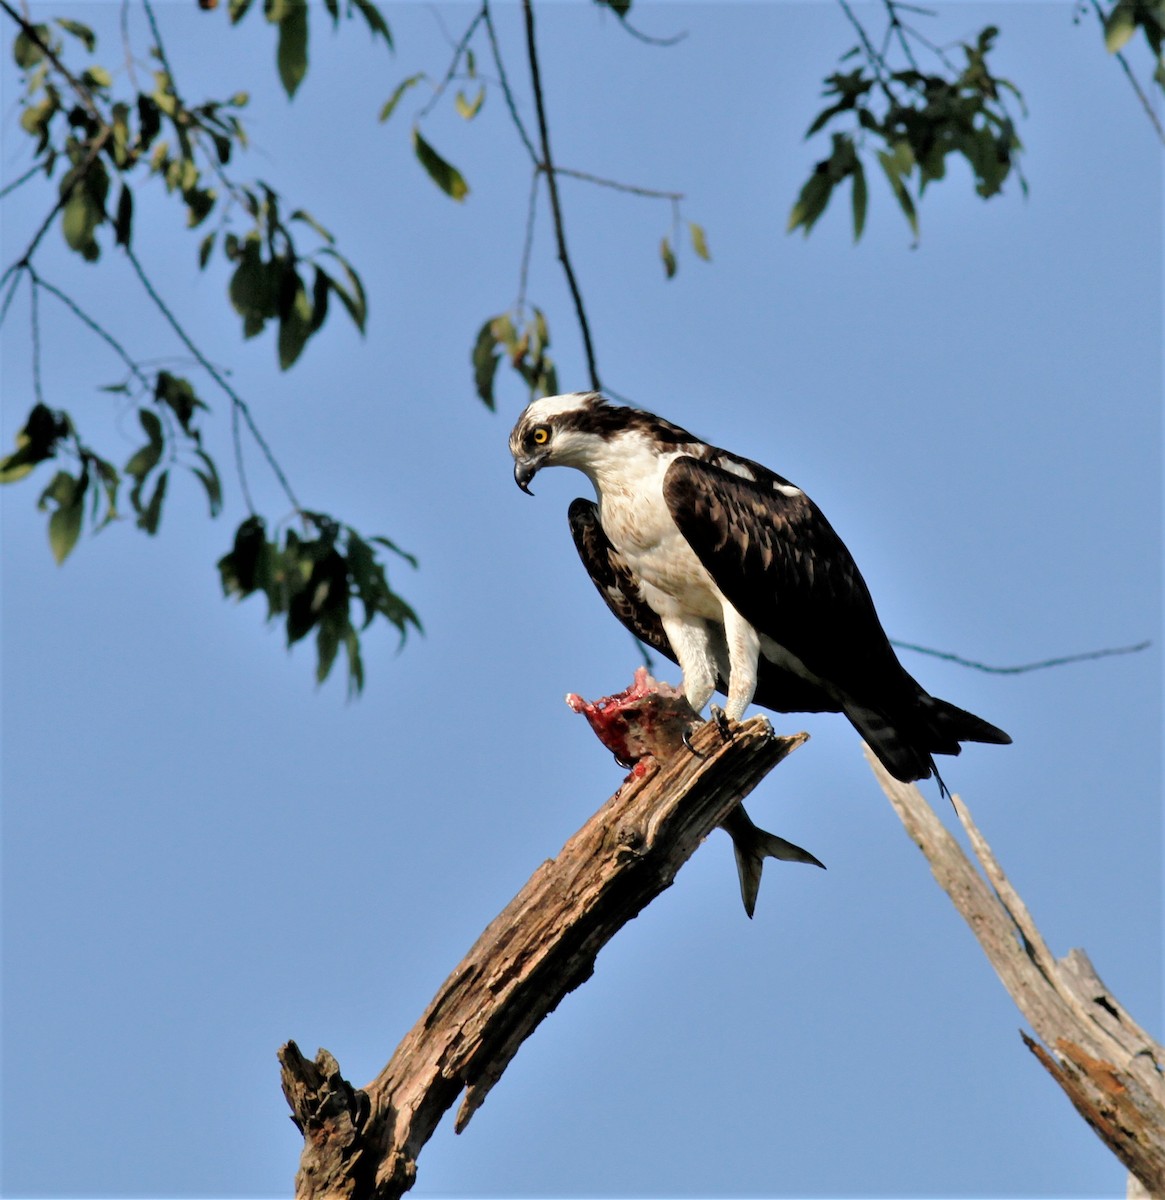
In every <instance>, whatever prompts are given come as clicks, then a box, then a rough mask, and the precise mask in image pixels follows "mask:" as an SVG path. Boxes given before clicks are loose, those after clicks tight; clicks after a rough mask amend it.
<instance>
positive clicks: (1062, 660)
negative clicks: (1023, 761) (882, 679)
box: [890, 638, 1153, 675]
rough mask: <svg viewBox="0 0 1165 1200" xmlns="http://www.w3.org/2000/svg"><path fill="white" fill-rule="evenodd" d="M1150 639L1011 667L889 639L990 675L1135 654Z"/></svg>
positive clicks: (902, 647)
mask: <svg viewBox="0 0 1165 1200" xmlns="http://www.w3.org/2000/svg"><path fill="white" fill-rule="evenodd" d="M1152 644H1153V643H1152V642H1151V641H1144V642H1137V644H1136V645H1135V646H1108V647H1106V648H1105V649H1103V650H1086V651H1085V652H1084V653H1083V654H1065V655H1061V656H1060V657H1058V658H1044V659H1041V660H1040V661H1039V662H1030V663H1021V664H1020V665H1019V666H1013V667H992V666H988V665H987V664H986V663H981V662H975V661H974V660H973V659H970V658H962V657H960V656H959V655H958V654H950V653H948V652H947V651H945V650H932V649H931V648H930V647H929V646H916V645H915V644H914V643H913V642H900V641H899V640H898V639H897V638H891V639H890V645H892V646H897V647H898V648H899V649H900V650H913V651H914V652H915V653H916V654H929V655H930V656H931V658H941V659H942V660H943V661H944V662H953V663H958V664H959V666H960V667H972V668H973V669H974V670H976V671H986V672H988V673H989V674H992V675H1023V674H1025V673H1026V672H1028V671H1042V670H1044V669H1045V668H1047V667H1062V666H1064V665H1065V664H1066V663H1076V662H1087V661H1089V660H1090V659H1094V658H1110V657H1111V656H1113V655H1115V654H1137V653H1138V652H1139V651H1141V650H1147V649H1148V648H1149V647H1150V646H1151V645H1152Z"/></svg>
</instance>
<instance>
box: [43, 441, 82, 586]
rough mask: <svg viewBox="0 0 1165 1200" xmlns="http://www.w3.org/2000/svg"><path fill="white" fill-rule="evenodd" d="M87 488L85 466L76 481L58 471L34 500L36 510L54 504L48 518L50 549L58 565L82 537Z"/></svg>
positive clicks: (66, 473) (67, 474) (65, 473)
mask: <svg viewBox="0 0 1165 1200" xmlns="http://www.w3.org/2000/svg"><path fill="white" fill-rule="evenodd" d="M88 487H89V468H88V464H86V465H85V466H83V467H82V468H81V475H80V477H79V478H77V479H74V478H73V476H72V475H70V474H69V472H68V471H58V472H57V473H56V475H54V476H53V481H52V482H51V483H50V484H49V486H48V487H47V488H45V490H44V491H43V492H42V493H41V496H40V499H39V500H38V501H37V507H38V508H39V509H41V510H42V511H43V510H44V509H45V508H47V507H48V503H49V501H52V502H53V504H55V505H56V509H55V511H54V512H53V515H52V516H51V517H50V518H49V547H50V549H51V550H52V552H53V558H55V559H56V561H57V565H58V566H59V565H60V564H61V563H63V562H64V561H65V559H66V558H68V556H69V552H70V551H71V550H72V549H73V547H74V546H75V545H76V544H77V538H78V537H79V536H80V534H81V522H82V519H83V517H84V513H85V492H86V490H87V489H88Z"/></svg>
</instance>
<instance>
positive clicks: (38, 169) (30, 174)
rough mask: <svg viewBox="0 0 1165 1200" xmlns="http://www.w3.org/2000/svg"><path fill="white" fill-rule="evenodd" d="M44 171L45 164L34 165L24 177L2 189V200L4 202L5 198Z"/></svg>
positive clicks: (0, 195) (0, 196)
mask: <svg viewBox="0 0 1165 1200" xmlns="http://www.w3.org/2000/svg"><path fill="white" fill-rule="evenodd" d="M43 170H44V163H33V164H32V166H31V167H29V168H28V170H27V171H25V172H24V174H23V175H21V176H19V177H18V178H16V179H14V180H13V181H12V182H11V183H6V184H5V185H4V186H3V187H2V188H0V200H3V199H4V197H5V196H7V195H8V194H9V193H10V192H14V191H16V189H17V188H18V187H20V186H22V185H23V184H26V183H27V182H28V181H29V180H30V179H31V178H32V177H33V176H34V175H37V174H39V173H40V172H41V171H43Z"/></svg>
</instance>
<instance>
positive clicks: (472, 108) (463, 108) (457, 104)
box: [453, 84, 485, 121]
mask: <svg viewBox="0 0 1165 1200" xmlns="http://www.w3.org/2000/svg"><path fill="white" fill-rule="evenodd" d="M484 103H485V84H482V86H481V87H479V88H478V89H477V95H476V96H474V98H473V99H472V100H470V99H468V98H467V97H466V95H465V93H464V92H462V91H459V92H458V93H457V96H456V98H455V99H454V101H453V106H454V108H456V109H457V113H458V115H459V116H461V117H464V118H465V120H467V121H472V120H473V118H474V117H476V116H477V114H478V113H479V112H481V106H482V104H484Z"/></svg>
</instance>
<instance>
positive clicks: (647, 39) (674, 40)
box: [619, 16, 688, 47]
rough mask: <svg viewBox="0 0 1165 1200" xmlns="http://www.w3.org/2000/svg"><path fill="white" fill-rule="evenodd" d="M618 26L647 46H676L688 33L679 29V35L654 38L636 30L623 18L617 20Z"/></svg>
mask: <svg viewBox="0 0 1165 1200" xmlns="http://www.w3.org/2000/svg"><path fill="white" fill-rule="evenodd" d="M619 24H620V25H622V26H623V28H624V29H626V30H627V32H628V33H629V34H630V35H631V36H632V37H633V38H637V39H638V40H639V41H641V42H644V43H646V44H647V45H648V46H665V47H666V46H678V45H679V44H680V42H682V41H683V40H684V39H685V38H686V37H687V36H688V31H687V30H686V29H681V30H680V32H679V33H673V34H672V35H671V37H656V36H653V35H652V34H650V33H644V32H643V30H642V29H636V28H635V26H634V25H632V24H631V22H630V21H629V20H627V18H626V17H625V16H622V17H620V18H619Z"/></svg>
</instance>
